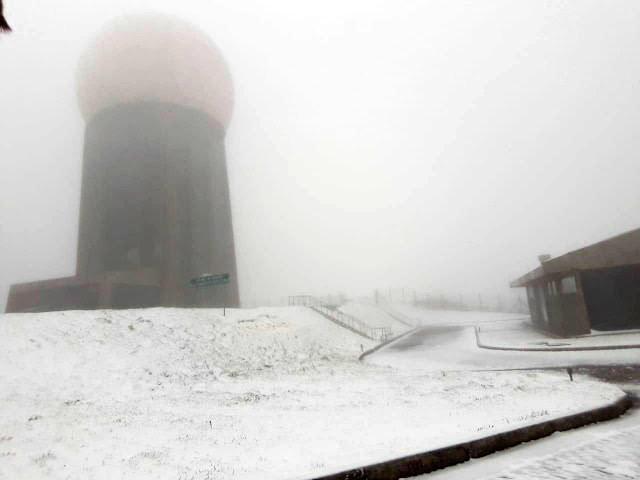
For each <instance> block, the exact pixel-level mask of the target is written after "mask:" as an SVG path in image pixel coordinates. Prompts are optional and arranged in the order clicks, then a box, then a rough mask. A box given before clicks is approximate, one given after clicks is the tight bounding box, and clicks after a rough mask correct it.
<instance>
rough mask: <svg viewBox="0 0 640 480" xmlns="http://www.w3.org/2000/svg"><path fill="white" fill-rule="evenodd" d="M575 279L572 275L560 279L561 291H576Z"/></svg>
mask: <svg viewBox="0 0 640 480" xmlns="http://www.w3.org/2000/svg"><path fill="white" fill-rule="evenodd" d="M577 291H578V290H577V288H576V279H575V277H574V276H573V275H571V276H569V277H564V278H563V279H562V293H576V292H577Z"/></svg>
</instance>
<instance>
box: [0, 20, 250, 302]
mask: <svg viewBox="0 0 640 480" xmlns="http://www.w3.org/2000/svg"><path fill="white" fill-rule="evenodd" d="M77 81H78V100H79V106H80V111H81V112H82V115H83V118H84V120H85V122H86V129H85V139H84V155H83V167H82V190H81V198H80V221H79V229H78V251H77V263H76V275H75V276H73V277H67V278H60V279H52V280H45V281H39V282H30V283H24V284H19V285H13V286H12V287H11V289H10V292H9V299H8V302H7V312H25V311H48V310H63V309H91V308H133V307H148V306H159V305H162V306H177V307H192V306H202V307H207V306H223V305H226V306H238V305H239V294H238V282H237V271H236V259H235V247H234V237H233V226H232V219H231V206H230V195H229V184H228V178H227V167H226V158H225V145H224V142H225V134H226V128H227V126H228V125H229V122H230V119H231V114H232V109H233V86H232V81H231V75H230V73H229V69H228V67H227V65H226V63H225V61H224V59H223V57H222V54H221V53H220V52H219V50H218V49H217V47H216V46H215V44H214V43H213V42H212V41H211V40H210V39H209V38H208V36H207V35H206V34H205V33H203V32H202V31H200V30H198V29H197V28H196V27H194V26H192V25H190V24H188V23H186V22H183V21H181V20H179V19H176V18H173V17H169V16H164V15H158V14H146V15H138V16H129V17H124V18H120V19H116V20H114V21H112V22H110V23H109V24H108V25H107V26H106V27H105V28H104V29H103V30H102V31H101V32H99V33H98V34H97V35H96V36H95V38H94V40H93V41H92V43H91V45H90V46H89V47H88V48H87V50H86V52H85V54H84V55H83V56H82V58H81V59H80V63H79V67H78V77H77ZM209 273H213V274H217V273H226V274H229V278H230V282H229V283H228V284H223V285H216V286H213V287H208V288H191V287H190V283H189V282H190V279H192V278H194V277H198V276H200V275H203V274H209Z"/></svg>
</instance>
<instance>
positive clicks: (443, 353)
mask: <svg viewBox="0 0 640 480" xmlns="http://www.w3.org/2000/svg"><path fill="white" fill-rule="evenodd" d="M365 361H366V362H367V363H370V364H374V365H384V366H390V367H394V368H399V369H402V370H417V371H441V370H445V371H463V370H504V369H529V368H552V367H566V366H575V365H611V364H633V363H639V362H640V349H627V350H605V351H576V352H518V351H499V350H487V349H482V348H479V347H478V346H477V344H476V337H475V331H474V328H473V326H458V325H451V326H439V327H424V328H423V329H421V330H418V331H417V332H415V333H412V334H409V335H407V336H405V337H403V338H401V339H400V340H397V341H396V342H393V343H391V344H389V345H387V346H386V347H383V348H381V349H380V350H378V351H377V352H376V353H374V354H372V355H370V356H368V357H367V358H366V360H365Z"/></svg>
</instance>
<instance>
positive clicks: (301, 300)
mask: <svg viewBox="0 0 640 480" xmlns="http://www.w3.org/2000/svg"><path fill="white" fill-rule="evenodd" d="M289 305H290V306H302V307H309V308H311V309H313V310H315V311H316V312H319V313H321V314H322V315H324V316H325V317H327V318H329V319H331V320H333V321H334V322H336V323H338V324H340V325H342V326H343V327H346V328H348V329H349V330H352V331H353V332H355V333H358V334H360V335H362V336H364V337H367V338H371V339H373V340H380V341H384V340H387V339H388V338H391V335H392V332H391V329H390V328H388V327H372V326H371V325H368V324H366V323H365V322H363V321H362V320H358V319H357V318H356V317H354V316H352V315H349V314H348V313H344V312H342V311H340V310H338V309H337V308H335V306H333V305H332V306H328V305H323V304H322V302H321V301H320V300H318V299H317V298H316V297H312V296H311V295H297V296H290V297H289Z"/></svg>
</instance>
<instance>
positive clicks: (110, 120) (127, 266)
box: [77, 102, 239, 307]
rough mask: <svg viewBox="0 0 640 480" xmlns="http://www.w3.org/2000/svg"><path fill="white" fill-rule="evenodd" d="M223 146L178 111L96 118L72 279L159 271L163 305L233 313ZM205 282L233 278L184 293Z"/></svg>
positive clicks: (138, 107)
mask: <svg viewBox="0 0 640 480" xmlns="http://www.w3.org/2000/svg"><path fill="white" fill-rule="evenodd" d="M224 137H225V131H224V128H223V127H222V126H221V125H220V124H219V123H218V122H216V121H215V120H214V119H212V118H211V117H210V116H208V115H206V114H204V113H202V112H199V111H197V110H193V109H190V108H187V107H182V106H176V105H170V104H163V103H158V102H140V103H134V104H126V105H118V106H116V107H111V108H109V109H106V110H103V111H102V112H100V113H98V114H96V115H95V116H94V117H93V118H92V119H91V120H90V121H89V122H88V123H87V128H86V135H85V149H84V161H83V173H82V193H81V207H80V208H81V210H80V227H79V233H78V257H77V275H78V277H79V278H80V279H87V278H90V277H92V276H93V275H96V274H99V273H102V272H108V271H128V270H137V269H141V268H157V269H159V271H160V272H161V273H160V276H161V288H162V295H161V299H162V300H161V302H162V305H165V306H185V307H187V306H222V305H227V306H238V305H239V295H238V282H237V270H236V260H235V246H234V238H233V226H232V220H231V205H230V195H229V185H228V178H227V168H226V159H225V149H224ZM203 273H229V274H230V277H231V283H229V284H227V285H221V286H213V287H208V288H202V289H191V288H189V287H188V282H189V280H190V279H191V278H192V277H196V276H199V275H201V274H203ZM145 298H146V295H145ZM134 300H135V299H134ZM134 300H132V299H128V300H127V304H131V303H134V304H135V301H134Z"/></svg>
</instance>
